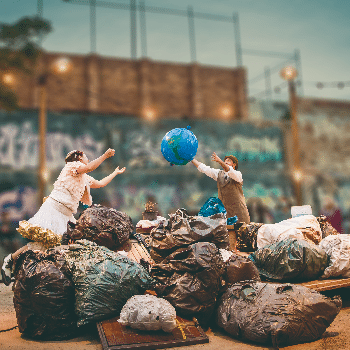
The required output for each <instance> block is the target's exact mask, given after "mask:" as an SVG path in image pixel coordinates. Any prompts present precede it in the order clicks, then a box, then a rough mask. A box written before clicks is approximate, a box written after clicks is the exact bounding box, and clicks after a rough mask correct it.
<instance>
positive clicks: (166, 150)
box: [161, 126, 198, 165]
mask: <svg viewBox="0 0 350 350" xmlns="http://www.w3.org/2000/svg"><path fill="white" fill-rule="evenodd" d="M190 128H191V127H190V126H188V127H187V128H175V129H172V130H170V131H168V132H167V133H166V134H165V136H164V137H163V140H162V144H161V151H162V154H163V156H164V158H165V159H166V160H167V161H168V162H169V163H170V164H171V165H173V164H175V165H185V164H187V163H188V162H190V161H191V160H192V159H193V158H194V157H195V155H196V153H197V149H198V141H197V138H196V136H195V135H194V133H193V132H192V131H190Z"/></svg>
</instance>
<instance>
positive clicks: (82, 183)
mask: <svg viewBox="0 0 350 350" xmlns="http://www.w3.org/2000/svg"><path fill="white" fill-rule="evenodd" d="M114 153H115V151H114V149H108V150H107V151H106V152H105V153H104V154H103V155H102V156H100V157H99V158H97V159H95V160H93V161H91V162H89V160H88V158H87V156H86V155H85V153H84V152H82V151H77V150H74V151H71V152H69V153H68V154H67V156H66V158H65V162H66V165H65V167H64V168H63V169H62V171H61V173H60V175H59V176H58V178H57V180H56V182H55V183H54V185H53V190H52V192H51V194H50V195H49V196H48V197H47V198H46V200H45V201H44V203H43V204H42V205H41V207H40V208H39V210H38V212H37V213H36V214H35V215H34V216H33V217H32V218H30V219H29V220H28V221H20V222H19V231H20V230H23V231H26V232H29V233H33V232H34V233H35V239H36V242H30V243H28V244H27V245H25V246H24V247H22V248H20V249H18V250H17V251H16V252H15V253H13V254H9V255H8V256H7V257H6V258H5V259H4V263H3V265H2V268H1V276H2V280H3V282H4V283H5V284H6V285H9V284H10V283H11V273H12V267H13V266H14V261H15V260H16V258H17V257H18V256H19V254H21V253H22V252H24V251H26V250H27V249H32V250H45V248H44V246H43V245H42V243H41V242H40V241H44V239H45V237H47V235H48V234H49V233H53V234H54V235H59V236H62V235H63V234H64V233H65V232H66V231H67V224H68V222H69V221H71V222H73V223H75V222H76V220H75V218H74V216H73V214H76V213H77V209H78V206H79V201H80V202H82V203H84V204H85V205H88V206H90V205H92V197H91V194H90V188H101V187H104V186H106V185H107V184H109V183H110V182H111V181H112V179H113V178H114V177H115V176H116V175H118V174H121V173H123V172H124V171H125V168H123V169H119V167H117V168H116V169H115V170H114V171H113V172H112V173H111V174H110V175H108V176H106V177H105V178H103V179H102V180H100V181H98V180H95V179H94V178H93V177H91V176H89V175H87V173H89V172H91V171H93V170H95V169H96V168H97V167H99V166H100V165H101V163H102V162H103V161H105V160H106V159H107V158H109V157H112V156H114ZM38 228H39V230H38Z"/></svg>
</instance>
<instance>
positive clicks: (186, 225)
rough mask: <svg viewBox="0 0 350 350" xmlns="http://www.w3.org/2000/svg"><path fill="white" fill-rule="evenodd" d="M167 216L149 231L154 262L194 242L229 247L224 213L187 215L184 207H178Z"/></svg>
mask: <svg viewBox="0 0 350 350" xmlns="http://www.w3.org/2000/svg"><path fill="white" fill-rule="evenodd" d="M169 216H170V219H169V220H167V221H166V222H163V223H160V224H159V225H158V226H157V227H156V228H154V229H153V230H152V231H151V237H152V239H151V250H150V252H151V256H152V258H153V259H154V261H155V262H160V261H162V260H163V259H164V258H165V257H167V256H168V255H170V254H171V253H173V252H174V251H175V250H177V249H179V248H183V247H187V246H189V245H190V244H193V243H196V242H211V243H214V244H215V245H216V246H217V247H218V248H223V249H225V248H228V247H229V236H228V231H227V226H226V217H225V216H224V214H222V213H219V214H215V215H212V216H208V217H203V216H189V215H187V212H186V210H185V209H178V210H177V211H176V212H175V214H169Z"/></svg>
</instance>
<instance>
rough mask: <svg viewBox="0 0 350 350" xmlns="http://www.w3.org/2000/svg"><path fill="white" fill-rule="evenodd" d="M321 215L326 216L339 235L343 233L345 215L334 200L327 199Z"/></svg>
mask: <svg viewBox="0 0 350 350" xmlns="http://www.w3.org/2000/svg"><path fill="white" fill-rule="evenodd" d="M320 214H321V215H324V216H325V217H326V218H327V221H328V222H329V223H330V224H331V225H332V226H333V227H334V228H335V229H336V230H337V231H338V232H339V233H343V215H342V212H341V210H340V208H339V207H338V205H337V204H336V202H335V200H334V199H333V198H331V197H327V198H326V199H325V201H324V206H323V207H322V208H321V211H320Z"/></svg>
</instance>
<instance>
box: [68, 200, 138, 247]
mask: <svg viewBox="0 0 350 350" xmlns="http://www.w3.org/2000/svg"><path fill="white" fill-rule="evenodd" d="M133 230H134V226H133V224H132V220H131V218H130V216H129V215H127V214H126V213H123V212H121V211H118V210H115V209H114V208H108V207H104V206H102V205H100V204H94V205H92V206H91V207H89V208H87V209H85V210H84V211H83V212H82V213H81V214H80V216H79V219H78V220H77V222H76V224H73V223H71V222H69V223H68V225H67V232H66V234H65V235H64V237H63V241H62V243H67V241H68V240H70V239H71V240H73V241H74V240H79V239H87V240H89V241H92V242H95V243H97V244H98V245H102V246H105V247H107V248H108V249H111V250H118V248H120V247H121V246H122V245H123V244H124V243H126V242H127V241H128V239H129V235H130V233H132V231H133Z"/></svg>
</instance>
